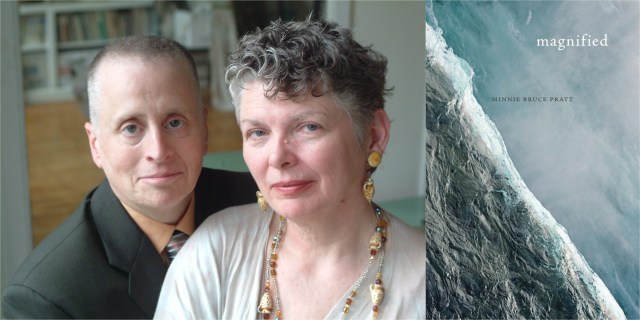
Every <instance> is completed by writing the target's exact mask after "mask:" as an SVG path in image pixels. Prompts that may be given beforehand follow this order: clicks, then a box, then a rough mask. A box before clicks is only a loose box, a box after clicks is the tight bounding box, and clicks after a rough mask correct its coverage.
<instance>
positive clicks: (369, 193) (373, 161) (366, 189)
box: [362, 151, 382, 202]
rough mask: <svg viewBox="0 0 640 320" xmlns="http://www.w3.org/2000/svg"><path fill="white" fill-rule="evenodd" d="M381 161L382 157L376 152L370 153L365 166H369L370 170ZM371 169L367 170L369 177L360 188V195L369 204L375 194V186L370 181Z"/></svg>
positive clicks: (371, 180)
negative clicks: (361, 194) (362, 195)
mask: <svg viewBox="0 0 640 320" xmlns="http://www.w3.org/2000/svg"><path fill="white" fill-rule="evenodd" d="M381 161H382V155H381V154H380V152H378V151H373V152H371V153H370V154H369V157H368V158H367V164H369V167H371V169H373V168H376V167H378V166H379V165H380V162H381ZM371 169H370V170H369V177H368V178H367V180H365V181H364V185H363V186H362V193H363V194H364V198H365V199H367V201H369V202H371V200H372V199H373V195H374V193H375V192H376V186H375V185H374V184H373V179H371V171H372V170H371Z"/></svg>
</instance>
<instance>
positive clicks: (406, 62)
mask: <svg viewBox="0 0 640 320" xmlns="http://www.w3.org/2000/svg"><path fill="white" fill-rule="evenodd" d="M335 2H336V4H334V5H331V4H330V5H329V6H328V9H329V8H332V7H335V6H336V5H337V6H338V7H340V8H338V10H335V11H337V12H341V13H342V15H341V16H338V18H339V19H335V20H334V21H337V22H339V23H342V24H345V21H346V18H345V16H350V17H349V19H350V20H351V21H350V27H351V28H352V29H353V30H354V35H355V38H356V40H357V41H358V42H360V43H361V44H363V45H369V44H373V48H374V49H376V50H378V51H379V52H380V53H382V54H383V55H385V56H386V57H387V58H388V60H389V66H388V68H389V70H388V74H387V83H388V85H389V86H393V87H395V90H394V92H393V95H392V96H391V97H390V98H389V99H388V100H387V105H386V110H387V113H388V114H389V117H390V118H391V121H392V122H391V138H390V141H389V145H388V147H387V150H386V152H385V155H384V157H383V159H382V165H381V167H380V168H379V170H378V171H376V173H375V175H374V179H375V181H376V200H378V201H382V200H389V199H398V198H405V197H415V196H424V194H425V179H426V176H425V169H424V168H425V158H426V149H425V143H426V141H425V139H426V129H425V124H424V121H425V116H426V114H425V101H424V99H425V86H424V54H425V50H424V38H425V35H424V32H425V28H424V21H425V3H424V2H422V1H352V2H346V3H345V2H344V1H335ZM347 3H348V4H350V6H348V5H347ZM345 12H348V14H345ZM327 15H328V19H330V20H331V16H330V15H331V11H328V13H327Z"/></svg>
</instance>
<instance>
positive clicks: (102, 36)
mask: <svg viewBox="0 0 640 320" xmlns="http://www.w3.org/2000/svg"><path fill="white" fill-rule="evenodd" d="M19 11H20V40H21V55H22V70H23V86H24V91H25V100H26V102H27V103H39V102H51V101H63V100H72V99H73V98H74V94H73V86H74V81H75V79H76V77H74V73H82V72H84V73H86V71H87V70H86V69H87V68H88V65H89V63H90V62H91V60H92V59H93V57H94V56H95V54H96V53H97V52H98V51H99V50H100V48H101V47H102V46H104V45H105V44H106V43H107V42H109V40H111V39H113V38H117V37H122V36H126V35H132V34H158V23H157V17H156V16H155V12H154V2H153V1H152V0H136V1H128V2H124V1H108V2H106V1H100V2H98V1H86V2H85V1H75V2H48V1H47V2H37V3H29V2H23V3H20V7H19Z"/></svg>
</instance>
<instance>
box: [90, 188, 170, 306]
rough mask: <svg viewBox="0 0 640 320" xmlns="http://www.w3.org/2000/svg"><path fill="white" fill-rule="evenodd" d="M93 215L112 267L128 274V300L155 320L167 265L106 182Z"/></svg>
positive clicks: (93, 205) (95, 201) (96, 198)
mask: <svg viewBox="0 0 640 320" xmlns="http://www.w3.org/2000/svg"><path fill="white" fill-rule="evenodd" d="M91 211H92V214H93V217H94V220H95V223H96V227H97V229H98V233H99V234H100V238H101V239H102V243H103V245H104V248H105V252H106V255H107V258H108V261H109V263H110V264H111V265H112V266H114V267H116V268H118V269H120V270H122V271H125V272H127V273H128V274H129V288H128V290H129V297H130V298H131V299H132V300H133V301H134V302H135V303H136V304H137V305H138V306H139V307H140V309H142V311H143V312H144V313H145V315H146V316H147V317H149V318H151V317H153V313H154V312H155V308H156V303H157V301H158V297H159V295H160V289H161V287H162V281H163V280H164V277H165V275H166V273H167V269H168V267H167V265H166V264H165V263H164V261H163V260H162V257H161V256H160V255H159V254H158V252H157V251H156V250H155V248H154V247H153V245H152V244H151V241H150V240H149V239H148V238H147V236H146V235H145V234H144V233H143V232H142V230H141V229H140V228H139V227H138V226H137V225H136V223H135V222H134V221H133V220H132V219H131V217H130V216H129V214H128V213H127V211H126V210H125V209H124V207H123V206H122V204H121V203H120V201H119V200H118V199H117V198H116V196H115V194H113V190H112V189H111V186H110V185H109V183H108V181H107V180H105V181H104V182H103V183H102V184H101V185H100V186H99V187H98V188H97V189H96V192H95V194H94V196H93V198H92V200H91Z"/></svg>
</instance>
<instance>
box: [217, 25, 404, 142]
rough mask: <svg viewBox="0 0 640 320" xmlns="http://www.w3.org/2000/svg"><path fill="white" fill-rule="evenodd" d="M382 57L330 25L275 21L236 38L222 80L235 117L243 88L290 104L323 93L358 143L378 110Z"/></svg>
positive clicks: (385, 92) (384, 62)
mask: <svg viewBox="0 0 640 320" xmlns="http://www.w3.org/2000/svg"><path fill="white" fill-rule="evenodd" d="M386 73H387V59H386V58H385V57H384V56H383V55H381V54H380V53H378V52H376V51H374V50H373V49H371V46H362V45H360V44H359V43H358V42H356V41H355V40H354V39H353V37H352V34H351V31H350V30H349V29H347V28H343V27H340V26H338V25H337V24H336V23H333V22H326V21H311V19H307V20H305V21H301V22H293V21H292V22H286V23H284V22H282V20H276V21H273V22H271V24H270V25H269V26H268V27H266V28H264V29H260V28H258V29H256V30H255V32H252V33H248V34H247V35H245V36H244V37H242V38H241V39H240V42H239V44H238V48H237V50H236V51H235V52H233V53H232V54H231V55H230V64H229V66H228V67H227V69H226V74H225V78H226V81H227V83H228V84H229V91H230V93H231V97H232V99H233V104H234V105H235V108H236V117H238V118H239V112H240V99H241V94H242V90H243V88H244V86H245V85H246V84H248V83H250V82H252V81H254V80H256V79H257V80H259V81H261V82H263V83H264V90H265V96H266V97H268V98H270V99H275V98H276V97H277V96H278V95H279V94H283V95H284V96H285V97H286V98H288V99H293V100H295V99H296V98H299V97H301V96H303V95H305V94H307V93H310V94H312V95H313V96H316V97H318V96H322V95H324V94H329V95H330V97H332V98H334V101H335V102H336V104H338V105H339V106H340V107H342V108H344V109H345V111H346V112H347V114H349V117H350V118H351V121H352V123H353V126H354V133H355V135H356V140H357V141H358V143H359V144H362V143H363V141H364V134H365V132H364V131H365V127H366V125H368V124H369V123H370V122H371V119H372V118H373V114H374V112H375V110H376V109H379V108H384V103H385V95H388V94H389V93H390V92H391V90H392V89H387V88H385V77H386Z"/></svg>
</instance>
